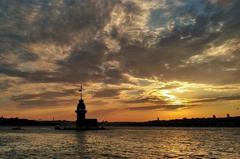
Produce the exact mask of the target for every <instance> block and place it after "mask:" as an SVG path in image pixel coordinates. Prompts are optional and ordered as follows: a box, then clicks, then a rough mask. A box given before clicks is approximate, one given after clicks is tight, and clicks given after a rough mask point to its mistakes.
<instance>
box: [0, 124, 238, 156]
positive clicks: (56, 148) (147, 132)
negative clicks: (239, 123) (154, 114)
mask: <svg viewBox="0 0 240 159" xmlns="http://www.w3.org/2000/svg"><path fill="white" fill-rule="evenodd" d="M28 158H29V159H48V158H50V159H75V158H76V159H78V158H79V159H85V158H86V159H88V158H89V159H92V158H93V159H101V158H103V159H104V158H106V159H109V158H113V159H115V158H133V159H148V158H149V159H155V158H159V159H162V158H163V159H164V158H167V159H169V158H174V159H175V158H176V159H188V158H189V159H201V158H211V159H214V158H219V159H240V128H182V127H181V128H175V127H107V129H106V130H94V131H93V130H92V131H74V130H54V128H53V127H23V130H11V127H0V159H28Z"/></svg>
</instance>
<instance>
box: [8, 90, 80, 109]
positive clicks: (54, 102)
mask: <svg viewBox="0 0 240 159" xmlns="http://www.w3.org/2000/svg"><path fill="white" fill-rule="evenodd" d="M74 94H76V90H75V89H74V90H73V89H70V90H64V91H63V92H44V93H38V94H22V95H17V96H12V100H13V101H15V102H17V104H18V105H19V106H24V107H29V108H31V107H41V106H58V105H59V104H60V105H61V104H64V103H69V102H72V100H70V99H67V100H66V99H59V98H58V97H67V96H71V95H74Z"/></svg>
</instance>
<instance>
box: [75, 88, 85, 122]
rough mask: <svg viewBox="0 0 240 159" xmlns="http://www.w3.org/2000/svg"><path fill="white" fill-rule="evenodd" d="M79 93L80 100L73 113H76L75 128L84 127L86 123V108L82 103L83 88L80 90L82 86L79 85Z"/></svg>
mask: <svg viewBox="0 0 240 159" xmlns="http://www.w3.org/2000/svg"><path fill="white" fill-rule="evenodd" d="M79 92H80V99H79V102H78V105H77V110H76V111H75V112H76V113H77V122H76V123H77V127H83V126H85V123H86V113H87V110H86V106H85V104H84V101H83V99H82V96H83V88H82V84H81V88H80V90H79Z"/></svg>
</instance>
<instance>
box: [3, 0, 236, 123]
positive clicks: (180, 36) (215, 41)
mask: <svg viewBox="0 0 240 159" xmlns="http://www.w3.org/2000/svg"><path fill="white" fill-rule="evenodd" d="M81 83H83V96H84V101H85V103H86V105H87V110H88V113H87V117H88V118H98V120H99V121H102V120H108V121H146V120H154V119H157V117H159V118H160V119H174V118H183V117H187V118H192V117H211V116H212V115H213V114H215V115H216V116H217V117H220V116H226V114H227V113H229V114H230V116H239V115H240V1H239V0H11V1H10V0H1V1H0V115H1V116H2V115H3V116H4V117H20V118H28V119H41V120H51V119H52V118H53V117H54V118H55V119H66V120H75V119H76V114H75V112H74V111H75V109H76V105H77V103H78V100H79V96H80V95H79V93H78V92H77V90H79V88H80V85H81Z"/></svg>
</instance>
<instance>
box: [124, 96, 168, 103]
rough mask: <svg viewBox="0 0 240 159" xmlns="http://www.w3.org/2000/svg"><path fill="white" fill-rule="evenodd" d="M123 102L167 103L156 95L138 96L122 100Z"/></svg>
mask: <svg viewBox="0 0 240 159" xmlns="http://www.w3.org/2000/svg"><path fill="white" fill-rule="evenodd" d="M122 102H123V103H127V104H139V103H142V104H144V103H154V104H167V103H168V102H167V101H165V100H164V99H160V98H157V97H147V98H139V99H133V100H123V101H122Z"/></svg>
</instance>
